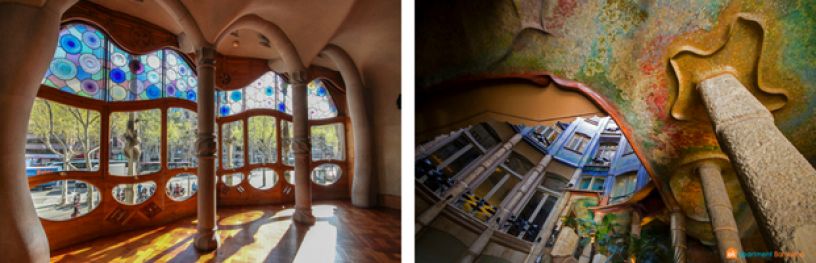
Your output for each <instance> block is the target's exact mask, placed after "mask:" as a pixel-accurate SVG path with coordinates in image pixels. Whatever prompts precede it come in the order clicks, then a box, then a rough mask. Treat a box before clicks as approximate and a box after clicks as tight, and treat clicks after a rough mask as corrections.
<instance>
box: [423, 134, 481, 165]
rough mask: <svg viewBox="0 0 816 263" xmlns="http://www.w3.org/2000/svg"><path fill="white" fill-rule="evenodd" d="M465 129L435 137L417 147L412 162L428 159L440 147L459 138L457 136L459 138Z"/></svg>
mask: <svg viewBox="0 0 816 263" xmlns="http://www.w3.org/2000/svg"><path fill="white" fill-rule="evenodd" d="M467 129H468V128H463V129H459V130H456V131H452V132H450V133H448V134H442V135H439V136H436V138H434V139H433V140H431V141H430V142H427V143H424V144H421V145H419V146H417V147H416V150H415V154H414V161H419V160H420V159H422V158H425V157H428V156H429V155H431V154H432V153H433V152H435V151H436V150H439V148H442V146H445V145H446V144H448V143H450V142H452V141H453V140H456V139H457V138H459V136H461V135H462V133H463V132H464V131H465V130H467Z"/></svg>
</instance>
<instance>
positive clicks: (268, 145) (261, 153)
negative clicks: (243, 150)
mask: <svg viewBox="0 0 816 263" xmlns="http://www.w3.org/2000/svg"><path fill="white" fill-rule="evenodd" d="M275 129H276V126H275V117H271V116H254V117H250V118H249V131H247V132H248V133H249V134H248V135H249V156H250V159H249V161H250V163H252V164H256V163H274V162H276V161H277V160H278V152H277V151H278V138H277V137H276V134H275V133H276V131H275Z"/></svg>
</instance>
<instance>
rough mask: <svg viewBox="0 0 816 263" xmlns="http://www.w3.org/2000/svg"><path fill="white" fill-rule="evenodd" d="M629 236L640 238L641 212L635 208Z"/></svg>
mask: <svg viewBox="0 0 816 263" xmlns="http://www.w3.org/2000/svg"><path fill="white" fill-rule="evenodd" d="M629 236H631V237H637V238H639V237H640V212H638V210H637V209H635V208H632V223H631V225H630V227H629Z"/></svg>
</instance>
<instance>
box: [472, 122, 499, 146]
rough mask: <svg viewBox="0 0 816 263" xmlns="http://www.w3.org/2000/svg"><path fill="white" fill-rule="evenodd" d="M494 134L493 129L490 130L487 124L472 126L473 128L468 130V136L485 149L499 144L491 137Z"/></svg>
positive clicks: (493, 136)
mask: <svg viewBox="0 0 816 263" xmlns="http://www.w3.org/2000/svg"><path fill="white" fill-rule="evenodd" d="M494 133H495V132H494V131H493V128H490V125H488V124H487V123H482V124H479V125H476V126H473V128H471V129H470V135H471V136H473V139H475V140H476V142H478V143H479V144H480V145H482V147H484V148H485V149H490V148H491V147H493V146H495V145H496V144H499V140H498V139H496V136H495V135H493V134H494Z"/></svg>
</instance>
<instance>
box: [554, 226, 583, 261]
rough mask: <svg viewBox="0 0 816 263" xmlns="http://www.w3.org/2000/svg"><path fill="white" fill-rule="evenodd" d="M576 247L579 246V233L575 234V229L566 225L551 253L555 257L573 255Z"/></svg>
mask: <svg viewBox="0 0 816 263" xmlns="http://www.w3.org/2000/svg"><path fill="white" fill-rule="evenodd" d="M576 247H578V234H575V230H573V229H572V228H571V227H568V226H565V227H564V228H562V229H561V232H559V233H558V239H556V241H555V245H554V246H553V249H552V253H550V254H551V255H552V256H553V257H559V256H569V255H572V252H575V248H576Z"/></svg>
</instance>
